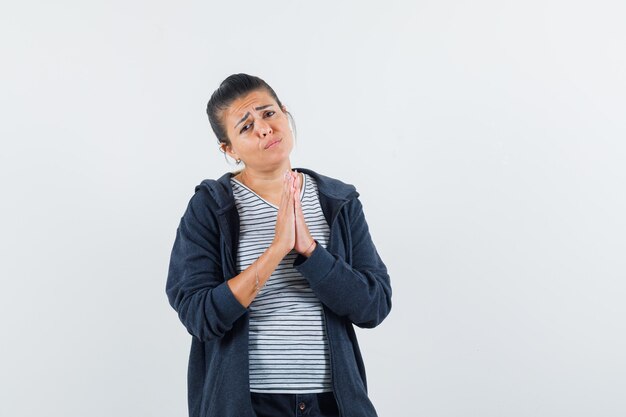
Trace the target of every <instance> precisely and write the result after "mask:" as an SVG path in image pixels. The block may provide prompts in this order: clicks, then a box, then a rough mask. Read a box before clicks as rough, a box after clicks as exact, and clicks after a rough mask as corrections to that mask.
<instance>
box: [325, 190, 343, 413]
mask: <svg viewBox="0 0 626 417" xmlns="http://www.w3.org/2000/svg"><path fill="white" fill-rule="evenodd" d="M348 201H349V200H345V201H343V202H342V203H341V205H340V206H339V208H338V209H337V211H336V212H335V216H334V217H333V218H332V219H331V223H330V224H331V225H330V230H331V231H332V230H333V228H332V225H333V224H335V221H336V220H337V216H339V213H340V212H341V210H342V209H343V206H344V205H345V204H347V203H348ZM331 240H332V239H331V236H330V235H329V236H328V241H329V242H330V241H331ZM322 311H323V312H324V328H325V329H326V339H327V340H328V358H329V360H330V379H331V385H332V387H333V395H334V397H335V400H336V401H337V408H338V409H339V416H340V417H343V415H344V413H343V407H342V405H341V400H340V399H339V397H340V395H338V394H337V386H336V385H335V369H334V368H335V367H334V362H333V344H332V341H331V339H332V338H331V337H330V333H329V332H328V316H327V315H326V306H322Z"/></svg>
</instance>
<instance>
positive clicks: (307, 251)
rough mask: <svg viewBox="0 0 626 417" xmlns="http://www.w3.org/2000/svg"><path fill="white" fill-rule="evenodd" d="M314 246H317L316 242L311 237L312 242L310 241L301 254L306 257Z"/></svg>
mask: <svg viewBox="0 0 626 417" xmlns="http://www.w3.org/2000/svg"><path fill="white" fill-rule="evenodd" d="M316 247H317V242H316V241H315V239H313V242H311V244H310V245H309V247H308V248H307V249H306V250H305V251H304V252H302V255H303V256H306V257H307V258H308V257H309V256H311V254H312V253H313V251H314V250H315V248H316Z"/></svg>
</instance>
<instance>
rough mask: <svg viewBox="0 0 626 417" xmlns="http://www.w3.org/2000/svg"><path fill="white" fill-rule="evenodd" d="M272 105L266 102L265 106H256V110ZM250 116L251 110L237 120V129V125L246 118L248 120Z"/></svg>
mask: <svg viewBox="0 0 626 417" xmlns="http://www.w3.org/2000/svg"><path fill="white" fill-rule="evenodd" d="M271 106H273V104H266V105H265V106H259V107H255V108H254V110H263V109H265V108H267V107H271ZM248 116H250V112H247V113H246V114H245V116H243V117H242V118H241V120H240V121H238V122H237V124H236V125H235V129H237V126H239V123H241V122H243V121H244V120H246V119H247V118H248Z"/></svg>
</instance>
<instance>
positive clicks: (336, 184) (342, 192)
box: [295, 168, 359, 200]
mask: <svg viewBox="0 0 626 417" xmlns="http://www.w3.org/2000/svg"><path fill="white" fill-rule="evenodd" d="M295 169H296V170H297V171H298V172H303V173H305V174H307V175H308V176H309V177H311V178H312V179H313V180H314V181H315V183H316V184H317V188H318V190H319V192H320V193H322V194H325V195H327V196H329V197H333V198H337V199H344V200H349V199H353V198H357V197H358V196H359V192H358V191H357V189H356V187H355V186H354V185H353V184H350V183H348V182H345V181H342V180H340V179H338V178H334V177H331V176H329V175H325V174H322V173H319V172H317V171H313V170H312V169H308V168H295Z"/></svg>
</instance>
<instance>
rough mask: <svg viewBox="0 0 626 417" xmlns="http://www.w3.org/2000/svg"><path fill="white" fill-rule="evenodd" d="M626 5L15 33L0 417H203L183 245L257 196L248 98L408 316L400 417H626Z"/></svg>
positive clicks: (1, 134)
mask: <svg viewBox="0 0 626 417" xmlns="http://www.w3.org/2000/svg"><path fill="white" fill-rule="evenodd" d="M625 21H626V6H625V4H624V2H622V1H613V2H610V1H593V2H592V1H587V2H581V1H564V0H563V1H545V0H544V1H523V2H522V1H518V2H511V1H484V0H481V1H466V2H462V1H415V2H413V1H406V2H398V1H386V2H380V1H378V2H373V1H343V2H342V1H332V2H330V1H329V2H320V1H316V2H295V1H271V2H269V1H268V2H260V1H259V2H256V1H255V2H251V1H236V2H226V1H223V2H219V3H218V2H210V1H196V2H190V1H181V2H166V1H154V0H151V1H147V0H136V1H128V0H125V1H106V2H105V1H67V0H65V1H56V2H51V1H45V2H44V1H20V2H17V1H15V2H12V3H9V2H6V3H3V4H2V6H1V8H0V45H1V48H2V49H1V59H2V64H1V65H0V80H1V81H0V82H1V83H2V86H1V94H0V111H1V114H2V116H1V120H2V121H1V123H0V138H1V140H2V147H1V151H0V170H1V172H0V173H1V177H0V178H1V179H0V181H1V183H0V186H1V191H2V195H3V197H2V203H1V210H2V212H1V216H0V227H1V240H0V242H1V247H0V256H1V271H2V272H1V273H2V289H1V292H0V320H1V323H0V324H1V329H2V342H1V344H0V346H1V350H2V352H1V355H0V378H1V380H0V381H1V384H2V386H1V387H0V415H2V416H7V417H21V416H29V417H30V416H48V417H53V416H54V417H56V416H59V417H61V416H62V417H79V416H80V417H82V416H91V417H100V416H107V417H109V416H111V417H112V416H115V417H118V416H129V417H130V416H133V417H137V416H149V417H159V416H183V415H186V412H187V403H186V401H187V398H186V395H187V394H186V393H187V387H186V371H187V368H186V367H187V359H188V357H187V355H188V350H189V345H190V341H191V336H189V334H188V333H187V332H186V330H185V329H184V327H183V326H182V324H181V323H180V322H179V321H178V317H177V315H176V312H175V311H174V310H173V309H172V308H171V307H170V306H169V304H168V301H167V298H166V295H165V281H166V276H167V267H168V262H169V255H170V250H171V247H172V244H173V242H174V237H175V232H176V227H177V225H178V222H179V220H180V217H181V216H182V214H183V212H184V209H185V207H186V205H187V202H188V200H189V198H191V195H192V194H193V190H194V187H195V185H196V184H198V183H199V182H200V181H201V180H202V179H204V178H217V177H218V176H220V175H222V174H223V173H224V172H226V171H228V170H233V169H234V168H235V166H234V164H232V163H230V164H229V163H227V162H226V161H225V160H224V157H223V155H222V154H221V153H220V152H219V151H218V147H217V140H216V138H215V137H214V135H213V133H212V132H211V130H210V126H209V124H208V120H207V118H206V114H205V107H206V102H207V101H208V99H209V97H210V94H211V93H212V92H213V90H214V89H216V88H217V87H218V85H219V83H220V82H221V81H222V80H223V79H224V78H226V77H227V76H228V75H230V74H232V73H237V72H245V73H249V74H253V75H257V76H259V77H261V78H263V79H265V80H266V81H267V82H268V83H269V84H270V85H271V86H272V87H273V88H274V89H275V90H276V92H277V93H278V95H279V98H280V99H281V100H282V101H283V103H284V104H285V105H286V106H287V108H288V109H289V110H290V111H291V112H292V114H293V115H294V117H295V120H296V127H297V132H298V137H297V145H296V149H295V151H294V153H293V154H292V166H293V167H299V166H302V167H308V168H311V169H314V170H316V171H318V172H320V173H324V174H326V175H330V176H333V177H337V178H340V179H342V180H343V181H345V182H348V183H352V184H354V185H355V186H356V187H357V189H358V190H359V192H360V193H361V199H362V201H363V204H364V210H365V213H366V218H367V220H368V222H369V224H370V231H371V233H372V236H373V239H374V242H375V244H376V245H377V247H378V250H379V253H380V254H381V256H382V258H383V260H384V261H385V263H386V264H387V266H388V268H389V271H390V275H391V279H392V286H393V290H394V294H393V308H392V311H391V314H390V315H389V317H388V318H387V319H386V320H385V321H384V322H383V323H382V324H381V325H380V326H379V327H377V328H375V329H370V330H361V329H359V330H358V336H359V339H360V343H361V347H362V350H363V354H364V359H365V364H366V369H367V372H368V383H369V391H370V395H371V398H372V401H373V403H374V404H375V406H376V408H377V409H378V412H379V414H380V416H381V417H394V416H400V415H403V416H425V417H444V416H451V417H452V416H454V417H457V416H480V417H491V416H493V417H500V416H509V417H514V416H570V417H571V416H603V417H609V416H623V415H624V414H625V413H626V396H624V389H625V386H626V355H625V354H624V352H625V351H626V320H625V318H626V303H625V301H624V300H625V298H626V280H625V278H626V257H625V256H624V255H625V254H626V238H625V232H626V220H625V218H626V217H625V215H624V213H626V193H625V189H626V188H625V185H626V181H625V180H626V168H625V158H626V144H625V143H624V140H625V139H626V121H625V117H624V116H625V115H626V48H625V45H626V29H625V27H626V26H625V25H624V22H625Z"/></svg>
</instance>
